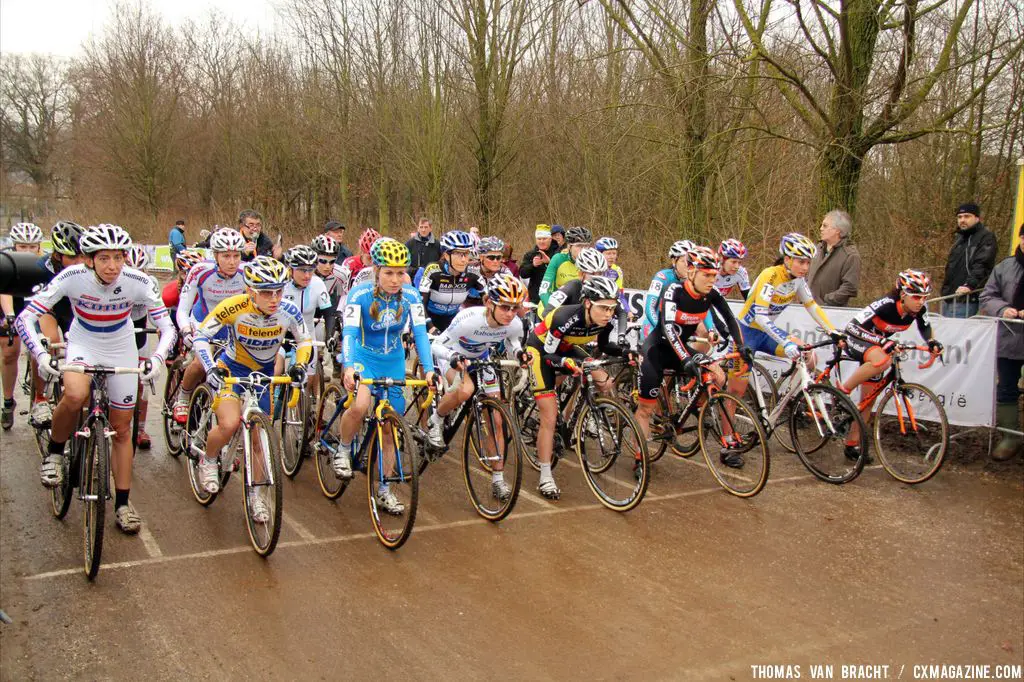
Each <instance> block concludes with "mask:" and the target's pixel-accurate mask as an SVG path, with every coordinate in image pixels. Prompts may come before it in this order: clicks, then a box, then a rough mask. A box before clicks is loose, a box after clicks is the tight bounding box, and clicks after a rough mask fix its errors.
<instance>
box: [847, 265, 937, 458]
mask: <svg viewBox="0 0 1024 682" xmlns="http://www.w3.org/2000/svg"><path fill="white" fill-rule="evenodd" d="M931 292H932V280H931V277H929V276H928V275H927V274H926V273H924V272H921V271H920V270H904V271H903V272H901V273H900V274H899V275H898V276H897V278H896V288H895V289H893V290H892V291H890V292H889V293H888V294H886V295H885V296H883V297H882V298H880V299H878V300H877V301H875V302H874V303H872V304H871V305H869V306H867V307H866V308H864V309H863V310H861V311H860V312H859V313H857V315H856V316H855V317H854V318H853V319H852V320H850V322H849V323H847V325H846V328H845V329H844V330H843V331H845V332H846V336H847V339H846V349H845V354H846V355H847V356H848V357H849V358H850V359H851V360H853V361H854V362H858V363H860V367H858V368H857V369H856V370H854V372H853V374H851V375H850V376H849V378H847V380H846V381H845V382H843V384H842V386H840V388H842V389H843V391H845V392H846V393H850V392H852V391H853V389H855V388H857V387H858V386H860V385H861V384H865V390H866V391H867V392H868V393H867V394H868V395H870V394H871V393H872V392H873V391H875V389H876V388H877V382H878V381H881V380H882V376H881V375H883V374H884V373H885V371H886V370H887V369H889V366H890V365H891V364H892V354H893V352H894V351H895V348H896V341H895V340H893V339H892V335H893V334H895V333H896V332H902V331H906V330H907V329H908V328H909V327H910V325H911V324H912V323H916V324H917V331H918V332H919V333H920V334H921V338H923V339H924V340H925V341H926V342H927V343H928V350H930V351H931V352H933V353H941V352H942V344H941V343H939V342H938V341H937V340H935V339H934V338H933V337H932V325H931V323H930V322H929V321H928V306H927V304H926V301H927V300H928V295H929V294H931ZM862 395H863V393H862ZM873 403H874V401H872V403H871V404H869V405H866V406H865V407H864V409H863V410H861V416H863V417H864V423H865V424H867V423H868V421H869V420H870V418H871V408H872V405H873ZM851 436H859V434H856V433H855V434H851ZM854 442H856V440H854ZM846 454H847V456H848V457H850V458H852V459H856V458H857V456H858V454H859V451H858V450H857V449H856V448H851V447H850V446H847V453H846Z"/></svg>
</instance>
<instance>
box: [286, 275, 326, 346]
mask: <svg viewBox="0 0 1024 682" xmlns="http://www.w3.org/2000/svg"><path fill="white" fill-rule="evenodd" d="M282 298H283V299H284V300H286V301H291V302H292V303H294V304H295V307H296V308H298V309H299V312H301V313H302V321H303V322H305V323H306V329H307V331H309V332H310V333H312V331H313V316H314V315H315V314H316V311H317V310H330V308H331V297H330V295H329V294H328V293H327V285H326V284H324V281H323V280H322V279H320V278H319V277H317V276H316V275H313V279H311V280H309V284H308V285H307V286H306V287H305V288H303V289H300V288H299V287H297V286H295V282H294V281H291V282H288V283H287V284H285V285H284V294H283V296H282Z"/></svg>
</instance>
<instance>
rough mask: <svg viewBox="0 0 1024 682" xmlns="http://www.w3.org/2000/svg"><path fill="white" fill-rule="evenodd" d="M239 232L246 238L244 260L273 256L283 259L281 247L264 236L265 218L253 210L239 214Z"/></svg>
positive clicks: (243, 252) (249, 209) (248, 209)
mask: <svg viewBox="0 0 1024 682" xmlns="http://www.w3.org/2000/svg"><path fill="white" fill-rule="evenodd" d="M238 231H239V232H241V233H242V236H243V237H245V250H243V251H242V260H246V261H249V260H252V259H253V258H255V257H256V256H273V257H274V258H277V259H280V258H281V247H280V246H279V245H277V244H274V241H273V240H272V239H271V238H270V237H268V236H267V235H265V234H263V216H261V215H260V214H259V213H257V212H256V211H254V210H252V209H251V208H247V209H245V210H244V211H242V212H241V213H239V214H238Z"/></svg>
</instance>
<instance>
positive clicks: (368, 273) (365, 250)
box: [334, 227, 380, 310]
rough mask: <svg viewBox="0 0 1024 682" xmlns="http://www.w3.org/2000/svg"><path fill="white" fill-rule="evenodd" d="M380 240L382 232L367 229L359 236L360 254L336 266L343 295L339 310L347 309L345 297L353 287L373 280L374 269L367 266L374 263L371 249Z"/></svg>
mask: <svg viewBox="0 0 1024 682" xmlns="http://www.w3.org/2000/svg"><path fill="white" fill-rule="evenodd" d="M378 239H380V232H377V230H374V229H373V228H370V227H368V228H366V229H365V230H363V233H362V234H361V235H359V253H357V254H356V255H354V256H349V257H348V258H346V259H345V260H344V261H343V262H342V263H341V264H340V265H335V266H334V272H335V276H336V277H337V280H338V290H339V292H340V294H341V299H340V301H339V302H338V304H337V309H338V310H344V309H345V295H346V294H347V293H348V292H349V291H351V290H352V287H354V286H355V285H357V284H360V283H362V282H366V281H369V280H370V279H372V278H373V268H369V267H367V266H368V265H370V264H371V263H372V261H371V259H370V249H371V248H372V247H373V244H374V242H376V241H377V240H378Z"/></svg>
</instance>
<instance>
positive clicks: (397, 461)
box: [366, 407, 419, 550]
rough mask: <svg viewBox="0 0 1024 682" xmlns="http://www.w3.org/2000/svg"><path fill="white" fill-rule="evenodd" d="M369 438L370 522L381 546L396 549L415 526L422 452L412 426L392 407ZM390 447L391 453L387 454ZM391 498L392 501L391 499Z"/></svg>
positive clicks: (384, 414)
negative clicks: (412, 431)
mask: <svg viewBox="0 0 1024 682" xmlns="http://www.w3.org/2000/svg"><path fill="white" fill-rule="evenodd" d="M382 438H383V440H384V443H382V442H381V439H382ZM369 439H370V441H369V443H368V444H367V446H368V447H369V455H368V462H367V468H366V492H367V497H368V498H369V503H370V521H371V522H372V523H373V530H374V532H375V533H376V534H377V539H378V540H380V542H381V544H382V545H384V546H385V547H387V548H388V549H392V550H394V549H398V548H399V547H401V546H402V545H403V544H405V541H406V540H408V539H409V536H410V535H411V534H412V527H413V524H414V523H416V505H417V504H418V502H419V473H418V471H417V468H418V467H417V462H418V461H419V449H418V448H417V446H416V441H414V440H413V438H412V435H411V433H410V431H409V427H408V426H406V424H405V422H404V421H402V418H401V417H399V416H398V414H397V413H396V412H395V411H394V410H393V409H392V408H390V407H388V408H386V409H385V410H384V411H383V413H382V419H381V420H380V422H379V423H377V425H376V427H375V428H372V429H371V431H370V434H369ZM388 447H390V449H391V452H387V451H386V448H388ZM391 495H393V496H394V498H393V499H389V498H390V496H391Z"/></svg>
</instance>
